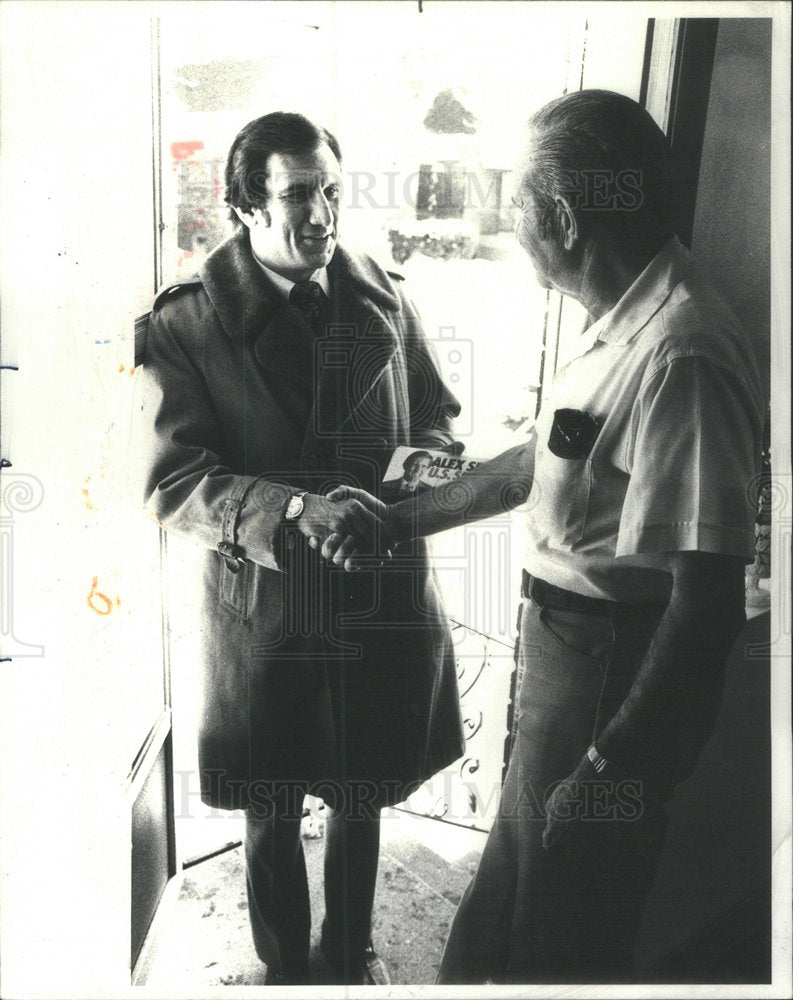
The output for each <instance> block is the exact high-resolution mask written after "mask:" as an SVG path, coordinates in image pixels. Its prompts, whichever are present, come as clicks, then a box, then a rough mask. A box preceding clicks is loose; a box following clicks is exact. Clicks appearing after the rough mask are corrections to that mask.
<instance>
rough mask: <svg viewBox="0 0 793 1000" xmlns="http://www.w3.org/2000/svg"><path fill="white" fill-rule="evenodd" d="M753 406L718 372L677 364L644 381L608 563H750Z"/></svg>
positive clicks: (708, 365)
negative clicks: (646, 559)
mask: <svg viewBox="0 0 793 1000" xmlns="http://www.w3.org/2000/svg"><path fill="white" fill-rule="evenodd" d="M760 434H761V418H760V415H759V408H758V404H757V402H756V401H755V400H753V399H751V398H750V396H749V393H748V391H747V390H746V389H745V388H744V387H743V386H742V384H741V383H740V382H739V380H738V379H737V378H736V377H735V376H734V375H732V374H731V373H730V372H729V371H727V370H726V369H723V368H721V367H719V366H718V365H716V364H714V363H713V362H711V361H709V360H707V359H705V358H702V357H697V356H685V357H678V358H675V359H674V360H672V361H670V362H669V363H668V364H667V365H665V366H664V367H663V368H661V370H660V371H658V372H656V373H654V374H653V375H652V377H651V378H649V379H648V381H647V383H646V384H645V386H644V387H643V388H642V391H641V392H640V394H639V396H638V398H637V402H636V405H635V409H634V412H633V418H632V425H631V435H630V444H629V447H628V454H627V464H628V468H629V472H630V482H629V486H628V490H627V493H626V496H625V501H624V504H623V508H622V516H621V520H620V529H619V537H618V540H617V548H616V555H617V556H625V555H629V554H637V553H643V552H652V553H656V552H686V551H699V552H711V553H716V554H721V555H732V556H742V557H743V558H744V559H745V560H747V561H748V562H751V560H752V559H753V557H754V507H753V504H752V500H751V497H752V483H753V480H754V477H755V475H756V472H757V470H758V468H759V455H760Z"/></svg>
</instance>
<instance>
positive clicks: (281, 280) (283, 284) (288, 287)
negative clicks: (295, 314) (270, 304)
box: [253, 254, 330, 301]
mask: <svg viewBox="0 0 793 1000" xmlns="http://www.w3.org/2000/svg"><path fill="white" fill-rule="evenodd" d="M253 259H254V260H255V261H256V263H257V264H258V265H259V267H260V268H261V269H262V271H264V273H265V274H266V275H267V277H268V278H269V279H270V281H271V282H272V283H273V284H274V285H275V287H276V288H277V289H278V291H279V292H280V293H281V295H283V297H284V298H285V299H287V301H288V300H289V296H290V294H291V292H292V289H293V288H294V287H295V285H296V284H297V282H296V281H292V280H291V279H290V278H285V277H284V276H283V275H282V274H278V272H277V271H273V269H272V268H270V267H268V266H267V265H266V264H263V263H262V262H261V261H260V260H259V258H258V257H257V256H256V254H254V255H253ZM308 280H309V281H316V282H317V284H318V285H319V287H320V288H321V289H322V291H323V292H324V293H325V295H327V297H328V298H330V282H329V281H328V269H327V267H321V268H319V270H318V271H315V272H314V273H313V274H312V275H311V277H310V278H309V279H308Z"/></svg>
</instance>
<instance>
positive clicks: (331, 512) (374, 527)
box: [297, 486, 394, 571]
mask: <svg viewBox="0 0 793 1000" xmlns="http://www.w3.org/2000/svg"><path fill="white" fill-rule="evenodd" d="M388 521H389V518H388V507H387V506H386V504H384V503H383V502H382V500H378V499H377V498H376V497H373V496H372V495H371V494H370V493H367V492H366V490H359V489H354V488H353V487H351V486H338V487H337V488H336V489H335V490H332V491H331V492H330V493H328V495H327V496H324V497H323V496H319V495H318V494H315V493H309V494H306V496H305V497H304V498H303V513H302V514H301V516H300V519H299V520H298V522H297V524H298V526H299V528H300V530H301V531H302V533H303V534H304V535H306V536H307V538H308V544H309V545H310V546H311V548H312V549H318V550H320V552H321V554H322V556H323V558H324V559H325V560H327V561H328V562H332V563H334V564H335V565H336V566H339V567H342V566H343V567H344V569H345V570H348V571H355V570H358V569H361V568H362V567H364V566H367V565H381V564H382V563H383V562H385V561H386V560H388V559H390V558H391V549H392V548H393V547H394V539H393V535H392V533H391V530H390V527H389V523H388Z"/></svg>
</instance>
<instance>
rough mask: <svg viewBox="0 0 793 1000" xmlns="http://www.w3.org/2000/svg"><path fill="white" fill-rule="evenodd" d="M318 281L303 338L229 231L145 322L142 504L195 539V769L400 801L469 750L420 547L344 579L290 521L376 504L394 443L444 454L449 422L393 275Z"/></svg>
mask: <svg viewBox="0 0 793 1000" xmlns="http://www.w3.org/2000/svg"><path fill="white" fill-rule="evenodd" d="M328 276H329V281H330V285H331V300H332V303H333V322H332V323H331V324H330V325H329V326H328V327H327V328H326V332H325V335H324V336H320V337H318V338H316V339H315V340H314V341H313V342H312V341H311V334H310V332H309V329H308V326H307V325H306V324H305V321H304V320H303V319H302V317H301V316H300V314H299V313H298V312H297V311H296V310H295V309H294V308H293V307H292V306H290V305H289V303H288V302H287V301H286V300H284V299H283V298H282V297H281V295H280V294H279V293H278V292H277V291H276V290H275V289H274V288H273V287H272V286H271V285H270V283H269V282H268V280H267V278H266V276H265V274H264V272H263V271H262V270H261V268H259V267H258V265H257V263H256V261H255V259H254V258H253V256H252V253H251V251H250V246H249V243H248V238H247V231H242V232H238V233H237V234H236V235H235V236H233V237H231V238H230V239H228V240H227V241H226V242H225V243H223V244H221V245H220V246H219V247H218V248H217V249H216V250H215V251H213V253H212V254H210V256H209V257H208V258H207V261H206V262H205V264H204V265H203V267H202V268H201V270H200V272H199V274H198V275H197V276H196V277H195V278H193V279H191V280H189V281H187V282H185V283H182V284H180V285H177V286H173V287H171V288H168V289H165V290H164V291H163V292H161V293H160V294H159V295H158V297H157V298H156V300H155V302H154V305H153V307H152V311H151V313H150V314H148V316H147V317H146V318H143V323H142V325H139V329H140V330H141V332H142V334H143V338H142V339H143V341H144V343H143V345H142V347H141V350H140V354H139V357H138V359H137V360H138V361H139V362H142V363H143V373H142V382H143V392H142V404H141V411H142V412H141V429H142V438H143V440H144V442H145V445H144V447H145V449H146V458H145V464H144V467H145V472H144V477H145V487H144V494H145V502H146V503H147V505H148V506H149V509H150V510H151V511H153V512H154V514H155V515H156V517H157V519H158V520H159V522H160V523H161V524H162V525H164V527H165V528H166V529H167V531H169V532H178V533H179V534H182V535H185V536H187V537H189V538H190V539H192V540H193V541H194V542H196V543H198V545H199V546H201V548H202V573H203V585H202V593H203V600H202V608H201V616H202V620H201V625H200V631H201V644H202V645H201V648H202V661H203V662H202V664H201V667H202V700H201V705H202V708H201V717H200V720H199V768H200V771H201V792H202V798H203V800H204V801H205V802H207V803H208V804H210V805H212V806H215V807H219V808H229V809H236V808H244V807H246V806H248V805H251V804H253V803H255V801H257V800H258V799H259V798H260V797H264V798H266V797H267V795H268V794H269V792H270V790H271V788H272V783H273V782H292V781H294V782H308V783H309V785H310V787H311V790H312V791H313V792H314V793H315V794H317V795H320V796H322V797H323V798H325V800H326V801H328V802H329V803H330V804H331V805H334V804H335V805H337V807H338V801H337V800H338V799H339V798H340V797H341V798H343V795H344V792H345V790H346V789H347V788H348V787H349V786H350V784H351V783H355V785H356V790H357V793H358V795H359V796H360V795H363V796H364V797H365V798H368V799H369V800H370V801H372V802H375V803H376V804H377V805H378V806H382V805H386V804H393V803H394V802H398V801H401V800H402V799H404V798H405V797H406V796H407V794H409V793H410V792H411V791H412V790H414V789H415V788H416V787H418V785H419V784H420V783H421V782H422V781H424V780H426V779H427V778H428V777H430V776H431V775H432V774H434V773H436V772H437V771H438V770H440V769H441V768H443V767H445V766H446V765H448V764H450V763H451V762H452V761H454V760H455V759H456V758H458V757H459V756H460V755H461V753H462V752H463V746H464V743H463V734H462V724H461V718H460V708H459V700H458V692H457V680H456V671H455V661H454V655H453V649H452V643H451V636H450V631H449V626H448V621H447V619H446V616H445V613H444V609H443V606H442V603H441V600H440V597H439V593H438V589H437V583H436V578H435V575H434V571H433V570H432V569H431V567H430V565H429V562H428V558H427V550H426V547H425V542H424V541H423V540H415V541H413V542H410V543H407V544H405V545H403V546H401V547H398V549H397V550H396V552H395V554H394V558H393V559H392V561H391V562H389V563H387V564H386V565H385V566H383V567H381V568H378V569H371V570H370V569H366V570H362V571H359V572H357V573H352V574H351V573H344V572H343V571H342V570H339V569H336V568H335V567H329V566H328V565H327V564H325V563H324V562H323V561H322V559H321V558H320V556H319V554H318V553H317V552H314V551H312V550H311V549H310V548H309V547H308V545H307V543H306V539H305V538H304V537H303V536H302V535H301V534H300V533H299V531H298V530H297V529H295V528H294V527H290V526H289V525H288V524H285V523H284V521H283V512H284V509H285V506H286V503H287V501H288V499H289V498H290V497H291V496H292V495H293V494H294V493H295V492H297V491H301V490H307V491H309V492H313V493H321V492H325V491H327V490H328V489H330V488H332V487H333V486H335V485H338V484H340V483H347V484H350V485H356V486H362V487H363V488H365V489H367V490H368V491H370V492H372V493H375V494H376V493H377V492H378V488H379V485H380V483H381V481H382V478H383V474H384V471H385V469H386V467H387V464H388V461H389V458H390V455H391V452H392V451H393V449H394V448H395V447H396V446H398V445H405V444H408V445H411V446H415V447H435V448H438V447H446V446H449V445H450V444H451V443H452V434H451V429H450V427H451V419H452V418H453V416H455V415H456V414H457V412H458V411H459V404H458V403H457V401H456V400H455V398H454V397H453V396H452V394H451V393H450V392H449V390H448V389H447V388H446V387H445V385H444V384H443V382H442V380H441V378H440V375H439V373H438V370H437V366H436V363H435V360H434V355H433V353H432V351H431V348H430V345H429V344H428V342H427V339H426V337H425V335H424V333H423V330H422V328H421V324H420V321H419V319H418V317H417V315H416V313H415V311H414V309H413V307H412V305H411V304H410V302H409V300H408V299H407V298H406V296H405V294H404V292H403V291H402V288H401V280H400V278H399V276H398V275H395V274H393V273H390V272H389V273H386V272H385V271H383V270H382V269H381V268H380V267H379V266H378V265H377V264H376V263H375V262H374V261H373V260H371V259H370V258H368V257H366V256H363V255H359V254H357V253H353V252H351V251H349V250H346V249H345V248H343V247H342V246H338V247H337V249H336V252H335V254H334V257H333V260H332V261H331V263H330V265H329V267H328ZM139 324H140V321H139ZM307 336H308V338H309V339H308V341H307V340H306V339H305V338H306V337H307ZM307 343H308V344H309V345H310V348H309V349H310V356H311V360H309V361H308V362H307V358H308V357H309V355H306V354H305V351H304V354H303V356H302V357H300V356H299V355H297V356H296V353H295V350H294V349H293V348H294V346H295V345H296V344H303V345H304V347H305V345H306V344H307ZM276 389H277V391H274V390H276ZM300 399H302V400H303V403H304V405H306V406H307V407H308V409H309V410H310V416H309V419H308V423H307V426H306V427H303V426H300V421H296V420H295V419H294V416H293V414H290V404H291V403H292V402H294V403H295V404H296V405H298V404H299V401H300ZM298 409H299V405H298Z"/></svg>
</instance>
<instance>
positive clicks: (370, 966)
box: [363, 940, 391, 986]
mask: <svg viewBox="0 0 793 1000" xmlns="http://www.w3.org/2000/svg"><path fill="white" fill-rule="evenodd" d="M363 964H364V969H365V976H364V980H363V984H364V986H390V985H391V977H390V976H389V974H388V966H387V965H386V964H385V962H384V961H383V960H382V958H380V956H379V955H378V954H377V952H376V951H375V950H374V945H373V944H372V942H371V940H370V941H369V944H368V945H367V946H366V951H365V952H364V953H363Z"/></svg>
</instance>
